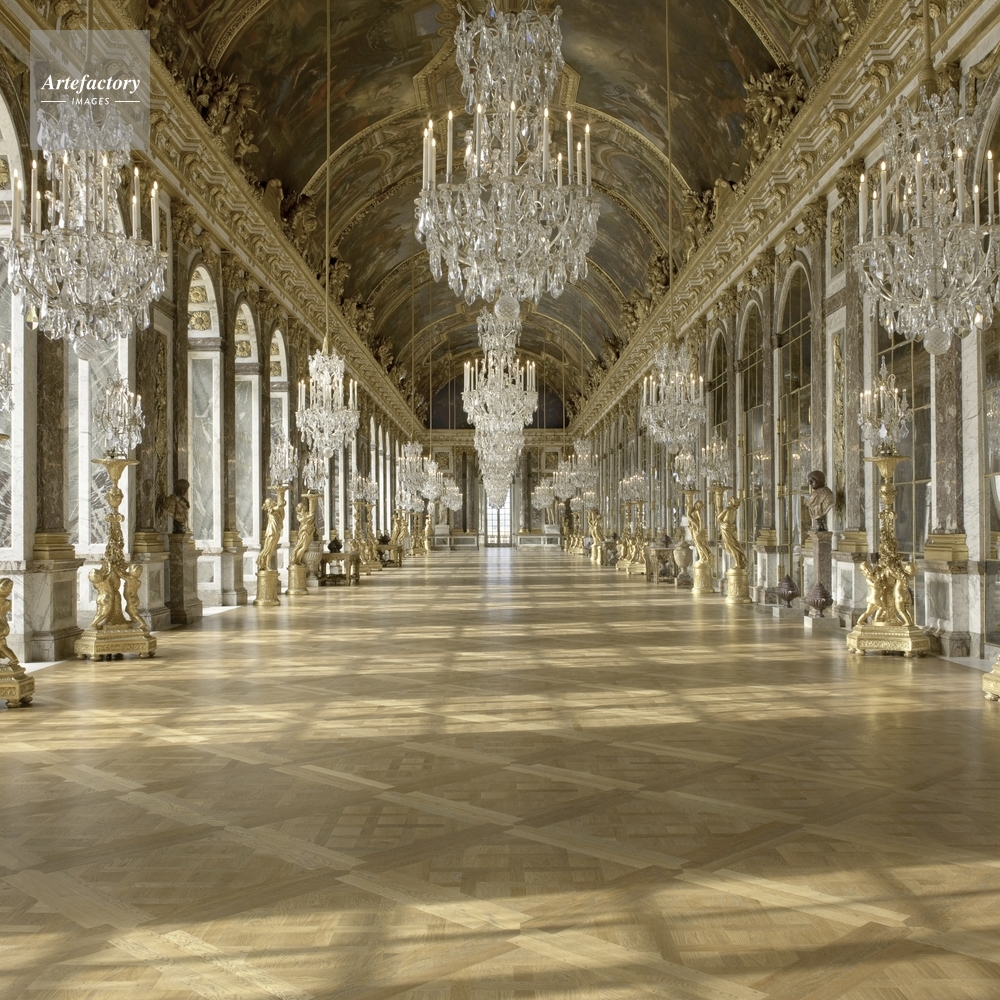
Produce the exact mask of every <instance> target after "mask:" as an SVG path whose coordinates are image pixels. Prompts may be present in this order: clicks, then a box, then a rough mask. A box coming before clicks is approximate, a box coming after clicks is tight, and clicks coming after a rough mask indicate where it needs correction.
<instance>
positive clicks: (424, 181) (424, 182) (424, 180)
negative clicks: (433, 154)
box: [420, 129, 427, 191]
mask: <svg viewBox="0 0 1000 1000" xmlns="http://www.w3.org/2000/svg"><path fill="white" fill-rule="evenodd" d="M423 151H424V172H423V177H422V179H421V181H420V190H421V191H426V190H427V129H424V146H423Z"/></svg>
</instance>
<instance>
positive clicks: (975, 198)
mask: <svg viewBox="0 0 1000 1000" xmlns="http://www.w3.org/2000/svg"><path fill="white" fill-rule="evenodd" d="M972 211H973V220H972V221H973V225H974V226H975V227H976V229H978V228H979V185H978V184H973V185H972Z"/></svg>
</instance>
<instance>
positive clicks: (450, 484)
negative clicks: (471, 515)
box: [441, 478, 465, 514]
mask: <svg viewBox="0 0 1000 1000" xmlns="http://www.w3.org/2000/svg"><path fill="white" fill-rule="evenodd" d="M441 503H442V504H443V505H444V506H445V507H447V508H448V510H450V511H451V512H452V513H453V514H457V513H458V512H459V511H460V510H461V509H462V507H463V506H464V505H465V497H464V496H463V495H462V491H461V490H460V489H459V488H458V484H457V483H456V482H455V481H454V480H453V479H447V478H446V479H445V487H444V493H442V494H441Z"/></svg>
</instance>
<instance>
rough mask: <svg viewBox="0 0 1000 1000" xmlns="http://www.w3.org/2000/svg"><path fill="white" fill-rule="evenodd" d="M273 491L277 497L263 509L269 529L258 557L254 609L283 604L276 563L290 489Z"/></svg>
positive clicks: (267, 502) (265, 533) (267, 500)
mask: <svg viewBox="0 0 1000 1000" xmlns="http://www.w3.org/2000/svg"><path fill="white" fill-rule="evenodd" d="M271 489H273V490H274V492H275V493H276V494H277V496H276V497H268V498H267V499H266V500H265V501H264V506H263V508H262V509H263V511H264V513H265V514H266V515H267V528H266V529H265V531H264V542H263V544H262V545H261V547H260V553H259V554H258V556H257V596H256V598H255V599H254V602H253V603H254V607H265V606H267V605H273V604H280V603H281V601H280V600H279V599H278V591H279V584H278V569H277V567H276V566H275V565H274V563H275V560H276V558H277V555H278V546H279V545H280V544H281V531H282V528H284V526H285V494H286V493H287V492H288V487H287V486H284V485H281V486H272V487H271Z"/></svg>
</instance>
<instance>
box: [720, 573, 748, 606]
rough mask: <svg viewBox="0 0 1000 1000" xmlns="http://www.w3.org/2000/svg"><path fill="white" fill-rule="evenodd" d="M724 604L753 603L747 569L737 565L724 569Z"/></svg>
mask: <svg viewBox="0 0 1000 1000" xmlns="http://www.w3.org/2000/svg"><path fill="white" fill-rule="evenodd" d="M726 604H753V601H751V600H750V581H749V579H748V577H747V571H746V570H745V569H740V568H739V567H738V566H733V567H732V568H731V569H727V570H726Z"/></svg>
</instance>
